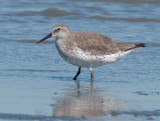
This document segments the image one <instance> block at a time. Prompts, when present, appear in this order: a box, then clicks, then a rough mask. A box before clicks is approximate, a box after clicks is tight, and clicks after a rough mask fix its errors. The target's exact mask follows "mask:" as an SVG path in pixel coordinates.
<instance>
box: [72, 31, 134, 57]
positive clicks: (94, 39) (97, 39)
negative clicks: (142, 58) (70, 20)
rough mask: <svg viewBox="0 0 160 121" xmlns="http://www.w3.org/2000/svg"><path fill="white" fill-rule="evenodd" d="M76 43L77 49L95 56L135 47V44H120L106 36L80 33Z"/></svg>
mask: <svg viewBox="0 0 160 121" xmlns="http://www.w3.org/2000/svg"><path fill="white" fill-rule="evenodd" d="M77 38H78V39H77ZM75 43H76V45H77V47H79V48H80V49H82V50H83V51H86V52H90V53H91V54H93V55H106V54H113V53H116V52H118V51H125V50H128V49H129V48H133V47H135V44H126V43H120V42H117V41H115V40H112V39H110V38H108V37H106V36H104V35H101V34H98V33H93V32H81V33H78V34H77V35H76V39H75Z"/></svg>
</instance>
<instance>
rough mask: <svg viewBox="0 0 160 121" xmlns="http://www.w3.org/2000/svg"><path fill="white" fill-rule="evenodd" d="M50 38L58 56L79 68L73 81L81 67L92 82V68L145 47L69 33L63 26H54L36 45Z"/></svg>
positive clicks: (79, 33)
mask: <svg viewBox="0 0 160 121" xmlns="http://www.w3.org/2000/svg"><path fill="white" fill-rule="evenodd" d="M51 36H55V37H56V47H57V50H58V52H59V54H60V55H61V56H62V57H63V58H64V59H65V60H66V61H68V62H69V63H71V64H73V65H76V66H78V67H79V70H78V72H77V74H76V76H75V77H74V79H75V80H76V78H77V76H78V75H79V74H80V72H81V67H87V68H89V69H90V71H91V77H92V80H93V78H94V73H93V71H92V68H93V67H97V66H101V65H104V64H107V63H110V62H114V61H116V60H118V59H120V58H122V57H123V56H124V55H126V54H128V53H129V52H131V51H133V50H135V49H138V48H141V47H144V46H145V44H143V43H140V44H128V43H122V42H118V41H115V40H112V39H110V38H109V37H107V36H105V35H102V34H99V33H95V32H71V31H70V30H69V27H68V26H66V25H63V24H57V25H55V26H54V27H53V29H52V31H51V33H50V34H48V35H47V36H46V37H44V38H43V39H41V40H40V41H39V42H38V43H40V42H42V41H44V40H45V39H47V38H49V37H51Z"/></svg>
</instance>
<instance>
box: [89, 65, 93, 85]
mask: <svg viewBox="0 0 160 121" xmlns="http://www.w3.org/2000/svg"><path fill="white" fill-rule="evenodd" d="M89 70H90V72H91V81H92V82H93V79H94V72H93V71H92V68H89Z"/></svg>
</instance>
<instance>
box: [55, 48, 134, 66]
mask: <svg viewBox="0 0 160 121" xmlns="http://www.w3.org/2000/svg"><path fill="white" fill-rule="evenodd" d="M56 47H57V50H58V52H59V54H60V55H61V57H62V58H63V59H64V60H66V61H67V62H69V63H71V64H73V65H75V66H79V67H87V68H90V67H98V66H102V65H105V64H107V63H112V62H115V61H117V60H118V59H120V58H122V57H124V56H125V55H126V54H128V53H129V52H131V51H125V52H123V51H120V52H117V53H115V54H110V55H96V56H95V55H91V54H90V53H89V52H85V51H82V50H81V49H79V48H76V49H74V50H69V51H67V50H65V49H63V47H59V46H57V45H56Z"/></svg>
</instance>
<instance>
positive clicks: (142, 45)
mask: <svg viewBox="0 0 160 121" xmlns="http://www.w3.org/2000/svg"><path fill="white" fill-rule="evenodd" d="M141 47H146V44H145V43H139V44H135V46H134V47H132V48H129V49H126V50H125V51H128V50H134V49H138V48H141Z"/></svg>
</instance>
